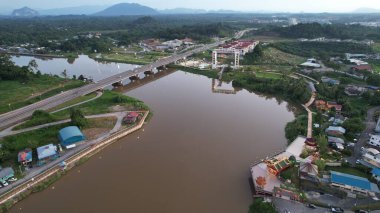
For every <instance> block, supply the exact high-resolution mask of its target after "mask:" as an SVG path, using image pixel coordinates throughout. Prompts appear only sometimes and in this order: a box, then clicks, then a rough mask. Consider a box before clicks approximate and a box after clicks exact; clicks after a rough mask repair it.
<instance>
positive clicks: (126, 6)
mask: <svg viewBox="0 0 380 213" xmlns="http://www.w3.org/2000/svg"><path fill="white" fill-rule="evenodd" d="M157 14H159V12H158V11H157V10H155V9H153V8H150V7H147V6H143V5H140V4H136V3H121V4H115V5H113V6H111V7H108V8H106V9H105V10H103V11H100V12H98V13H95V14H93V15H95V16H130V15H157Z"/></svg>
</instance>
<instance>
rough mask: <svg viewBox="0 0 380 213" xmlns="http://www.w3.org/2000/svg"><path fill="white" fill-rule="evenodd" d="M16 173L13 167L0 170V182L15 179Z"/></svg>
mask: <svg viewBox="0 0 380 213" xmlns="http://www.w3.org/2000/svg"><path fill="white" fill-rule="evenodd" d="M14 175H15V171H14V170H13V169H12V167H6V168H4V169H1V170H0V182H3V181H7V180H8V179H10V178H12V177H14Z"/></svg>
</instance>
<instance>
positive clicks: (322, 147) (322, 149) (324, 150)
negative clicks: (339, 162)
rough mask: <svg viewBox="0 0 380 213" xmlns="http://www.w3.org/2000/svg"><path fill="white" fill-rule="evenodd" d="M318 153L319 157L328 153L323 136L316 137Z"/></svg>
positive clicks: (326, 142)
mask: <svg viewBox="0 0 380 213" xmlns="http://www.w3.org/2000/svg"><path fill="white" fill-rule="evenodd" d="M317 142H318V147H319V152H320V153H321V155H325V154H326V153H327V151H328V144H329V143H328V141H327V139H326V137H325V136H324V135H318V137H317Z"/></svg>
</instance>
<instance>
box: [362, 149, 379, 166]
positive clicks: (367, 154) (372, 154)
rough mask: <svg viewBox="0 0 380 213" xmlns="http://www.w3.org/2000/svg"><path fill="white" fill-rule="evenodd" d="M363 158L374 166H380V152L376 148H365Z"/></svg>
mask: <svg viewBox="0 0 380 213" xmlns="http://www.w3.org/2000/svg"><path fill="white" fill-rule="evenodd" d="M363 160H364V161H365V162H367V163H369V164H371V165H372V166H374V167H377V168H380V152H379V151H378V150H376V149H373V148H368V149H364V150H363Z"/></svg>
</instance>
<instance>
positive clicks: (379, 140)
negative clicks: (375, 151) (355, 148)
mask: <svg viewBox="0 0 380 213" xmlns="http://www.w3.org/2000/svg"><path fill="white" fill-rule="evenodd" d="M368 144H370V145H372V146H377V147H380V135H372V136H371V138H370V139H369V141H368Z"/></svg>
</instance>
